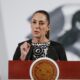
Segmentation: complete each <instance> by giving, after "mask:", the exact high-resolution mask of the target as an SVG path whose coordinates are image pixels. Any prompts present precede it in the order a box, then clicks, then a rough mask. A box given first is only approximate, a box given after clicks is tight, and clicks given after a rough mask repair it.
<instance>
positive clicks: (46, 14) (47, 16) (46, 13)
mask: <svg viewBox="0 0 80 80" xmlns="http://www.w3.org/2000/svg"><path fill="white" fill-rule="evenodd" d="M36 13H41V14H44V15H45V16H46V18H47V21H48V25H49V24H50V17H49V14H48V12H47V11H45V10H38V11H36V12H35V13H34V14H33V16H34V15H35V14H36ZM46 37H47V38H48V39H49V31H48V32H47V34H46Z"/></svg>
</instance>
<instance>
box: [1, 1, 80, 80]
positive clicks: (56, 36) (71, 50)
mask: <svg viewBox="0 0 80 80" xmlns="http://www.w3.org/2000/svg"><path fill="white" fill-rule="evenodd" d="M79 5H80V0H73V1H70V0H0V74H3V76H5V77H4V78H7V76H6V75H7V61H8V60H12V58H13V54H14V52H15V49H16V47H17V45H18V43H19V42H22V41H24V40H27V39H28V38H31V28H30V18H31V15H32V14H33V13H34V12H35V11H36V10H42V9H43V10H46V11H48V12H49V14H50V18H51V31H50V33H51V34H50V39H51V40H54V41H58V42H60V43H61V44H62V45H63V46H64V48H65V50H66V55H67V59H68V61H80V28H79V27H78V28H77V29H75V27H73V26H72V19H73V16H74V14H75V13H76V12H77V11H79V10H80V6H79ZM78 26H79V22H78ZM74 29H75V30H74ZM26 37H27V38H26ZM3 66H5V70H4V71H3V72H2V71H1V70H3ZM3 80H6V79H3Z"/></svg>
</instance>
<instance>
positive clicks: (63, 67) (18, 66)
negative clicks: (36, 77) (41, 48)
mask: <svg viewBox="0 0 80 80" xmlns="http://www.w3.org/2000/svg"><path fill="white" fill-rule="evenodd" d="M32 62H33V61H9V62H8V79H10V80H11V79H16V80H17V79H18V80H20V79H22V80H23V79H26V80H27V79H28V80H29V79H30V76H29V69H30V65H31V64H32ZM57 64H58V66H59V69H60V75H59V79H61V80H62V79H63V80H66V79H70V80H73V79H74V80H76V79H77V80H80V62H79V61H77V62H76V61H75V62H73V61H57Z"/></svg>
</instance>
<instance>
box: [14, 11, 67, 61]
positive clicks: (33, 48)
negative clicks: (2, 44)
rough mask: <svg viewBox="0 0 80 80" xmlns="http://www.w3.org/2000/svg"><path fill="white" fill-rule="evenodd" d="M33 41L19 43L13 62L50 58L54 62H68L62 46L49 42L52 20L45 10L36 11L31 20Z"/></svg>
mask: <svg viewBox="0 0 80 80" xmlns="http://www.w3.org/2000/svg"><path fill="white" fill-rule="evenodd" d="M31 29H32V35H33V37H32V39H31V40H28V41H24V42H22V43H19V45H18V47H17V49H16V51H15V54H14V57H13V60H36V59H37V58H40V57H49V58H51V59H53V60H67V59H66V54H65V51H64V48H63V47H62V45H61V44H59V43H57V42H54V41H51V40H49V30H50V18H49V14H48V13H47V12H46V11H44V10H39V11H36V12H35V13H34V14H33V16H32V20H31Z"/></svg>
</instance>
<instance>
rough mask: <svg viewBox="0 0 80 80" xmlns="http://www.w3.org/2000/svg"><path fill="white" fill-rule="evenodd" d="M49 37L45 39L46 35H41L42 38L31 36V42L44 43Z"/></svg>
mask: <svg viewBox="0 0 80 80" xmlns="http://www.w3.org/2000/svg"><path fill="white" fill-rule="evenodd" d="M48 41H49V39H47V38H46V37H42V38H33V39H32V42H33V43H46V42H48Z"/></svg>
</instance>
